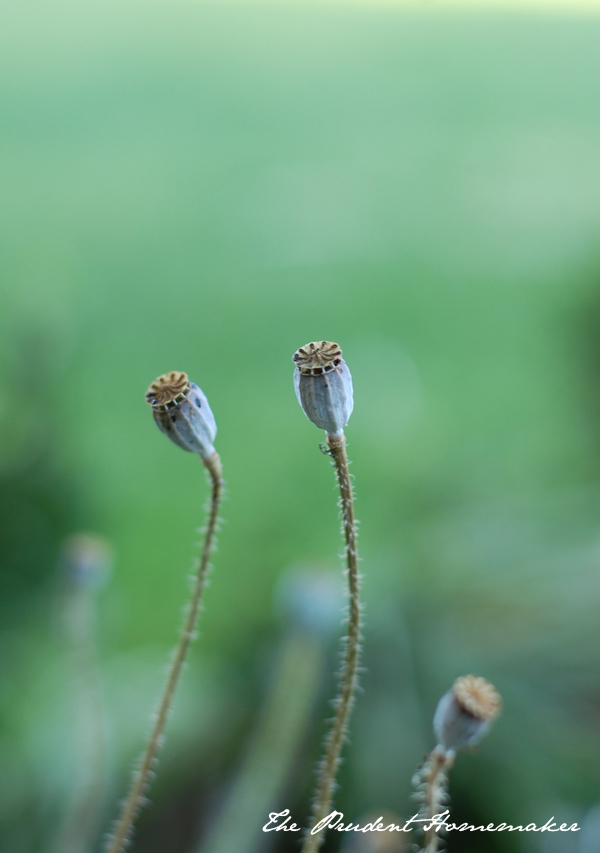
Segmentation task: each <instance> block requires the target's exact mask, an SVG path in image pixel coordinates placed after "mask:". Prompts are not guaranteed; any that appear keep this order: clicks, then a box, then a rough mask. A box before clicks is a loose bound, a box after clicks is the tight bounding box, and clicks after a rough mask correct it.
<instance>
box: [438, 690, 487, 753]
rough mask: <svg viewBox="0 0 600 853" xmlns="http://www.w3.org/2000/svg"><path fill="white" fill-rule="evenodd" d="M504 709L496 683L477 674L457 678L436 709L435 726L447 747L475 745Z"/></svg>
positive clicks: (442, 744) (454, 748)
mask: <svg viewBox="0 0 600 853" xmlns="http://www.w3.org/2000/svg"><path fill="white" fill-rule="evenodd" d="M501 709H502V699H501V698H500V694H499V693H498V691H497V690H496V688H495V687H494V685H493V684H490V682H489V681H486V679H485V678H480V677H479V676H477V675H463V676H462V677H461V678H457V679H456V681H455V682H454V684H453V685H452V689H451V690H449V691H448V692H447V693H445V694H444V695H443V696H442V698H441V699H440V701H439V702H438V706H437V708H436V710H435V714H434V717H433V730H434V732H435V736H436V738H437V739H438V744H439V745H440V746H442V747H443V748H444V749H445V750H451V751H455V750H456V749H459V748H460V747H465V746H474V745H475V744H476V743H479V741H480V740H481V739H482V738H483V737H484V735H486V734H487V733H488V731H489V730H490V728H491V725H492V723H493V722H494V720H495V719H496V718H497V717H498V716H499V714H500V711H501Z"/></svg>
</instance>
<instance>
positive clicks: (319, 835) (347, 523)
mask: <svg viewBox="0 0 600 853" xmlns="http://www.w3.org/2000/svg"><path fill="white" fill-rule="evenodd" d="M327 443H328V445H329V449H330V452H331V456H332V458H333V462H334V465H335V471H336V475H337V481H338V485H339V487H340V496H341V507H342V519H343V530H344V538H345V540H346V564H347V567H348V572H347V576H348V589H349V598H350V601H349V605H350V613H349V618H348V635H347V637H346V639H345V651H344V661H343V665H342V672H341V676H340V688H339V692H338V695H337V697H336V700H335V708H336V711H335V717H334V719H333V723H332V726H331V730H330V732H329V734H328V735H327V739H326V741H325V755H324V756H323V760H322V762H321V765H320V770H319V779H318V782H317V790H316V794H315V799H314V804H313V811H312V816H311V822H310V825H311V828H312V827H315V826H317V824H318V823H319V822H320V821H322V820H323V818H325V817H327V815H328V814H329V813H330V811H331V804H332V801H333V793H334V788H335V777H336V775H337V771H338V767H339V765H340V755H341V752H342V746H343V744H344V740H345V737H346V734H347V731H348V722H349V719H350V713H351V711H352V705H353V703H354V693H355V691H356V685H357V681H358V664H359V654H360V596H359V588H360V575H359V572H358V550H357V547H356V523H355V520H354V501H353V494H352V482H351V480H350V472H349V470H348V456H347V454H346V438H345V436H344V434H343V433H342V434H341V435H339V436H328V437H327ZM324 838H325V830H324V829H322V830H320V831H319V832H316V833H315V834H314V835H307V836H306V838H305V839H304V844H303V845H302V851H301V853H317V851H318V850H319V848H320V847H321V844H322V843H323V840H324Z"/></svg>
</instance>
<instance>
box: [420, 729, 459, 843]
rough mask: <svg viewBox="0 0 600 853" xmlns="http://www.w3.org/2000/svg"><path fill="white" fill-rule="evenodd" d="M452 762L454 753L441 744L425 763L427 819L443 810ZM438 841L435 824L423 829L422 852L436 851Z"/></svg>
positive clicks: (424, 779)
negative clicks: (423, 841) (447, 750)
mask: <svg viewBox="0 0 600 853" xmlns="http://www.w3.org/2000/svg"><path fill="white" fill-rule="evenodd" d="M453 763H454V754H453V753H451V752H446V750H444V749H443V748H442V747H441V746H436V748H435V749H434V750H433V752H432V753H431V755H430V756H429V759H428V760H427V762H426V764H425V768H424V772H423V782H424V785H425V789H424V794H423V798H424V802H423V810H424V817H425V818H427V819H428V820H431V819H432V818H433V817H435V815H437V814H440V812H442V811H443V808H444V802H445V800H446V783H447V779H448V775H447V774H448V770H449V769H450V767H451V766H452V764H453ZM425 826H427V824H425ZM439 841H440V831H439V830H437V829H436V828H435V826H431V827H430V828H429V829H427V830H426V831H425V845H424V853H438V847H439Z"/></svg>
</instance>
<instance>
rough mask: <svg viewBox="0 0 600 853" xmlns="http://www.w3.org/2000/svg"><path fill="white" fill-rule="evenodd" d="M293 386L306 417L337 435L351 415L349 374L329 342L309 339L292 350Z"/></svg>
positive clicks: (338, 351) (338, 354) (351, 403)
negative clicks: (293, 364) (293, 366)
mask: <svg viewBox="0 0 600 853" xmlns="http://www.w3.org/2000/svg"><path fill="white" fill-rule="evenodd" d="M292 361H294V362H295V364H296V370H295V371H294V389H295V391H296V397H297V398H298V402H299V403H300V405H301V406H302V411H303V412H304V414H305V415H306V417H307V418H308V419H309V420H311V421H312V422H313V424H315V425H316V426H318V427H319V428H320V429H324V430H326V432H327V433H328V435H331V436H335V435H339V433H340V432H341V430H342V429H343V428H344V427H345V426H346V424H347V423H348V421H349V419H350V415H351V414H352V409H353V407H354V399H353V392H352V376H351V375H350V371H349V369H348V365H347V364H346V362H345V361H344V359H343V358H342V350H341V349H340V347H339V345H338V344H336V343H333V342H332V341H312V342H311V343H308V344H305V345H304V346H303V347H300V349H299V350H296V352H295V353H294V355H293V357H292Z"/></svg>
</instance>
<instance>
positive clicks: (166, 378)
mask: <svg viewBox="0 0 600 853" xmlns="http://www.w3.org/2000/svg"><path fill="white" fill-rule="evenodd" d="M146 401H147V402H148V403H149V404H150V405H151V406H152V414H153V415H154V420H155V421H156V425H157V427H158V428H159V430H161V432H164V434H165V435H168V436H169V438H170V439H171V441H173V442H175V444H176V445H177V446H178V447H181V448H182V449H183V450H189V451H190V452H191V453H199V454H200V456H201V457H202V458H203V459H208V458H209V457H210V456H212V455H213V454H214V453H215V448H214V447H213V441H214V440H215V436H216V434H217V424H216V423H215V417H214V415H213V413H212V412H211V410H210V406H209V405H208V400H207V399H206V397H205V395H204V393H203V392H202V391H201V389H200V388H198V386H197V385H196V384H195V383H194V382H190V381H189V379H188V376H187V373H183V372H182V371H178V370H172V371H171V372H170V373H163V375H162V376H159V377H158V379H156V380H155V381H154V382H153V383H152V384H151V385H150V387H149V388H148V390H147V391H146Z"/></svg>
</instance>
